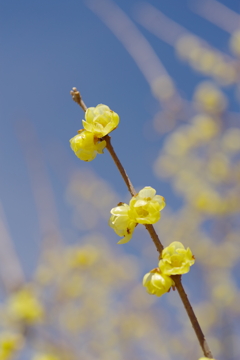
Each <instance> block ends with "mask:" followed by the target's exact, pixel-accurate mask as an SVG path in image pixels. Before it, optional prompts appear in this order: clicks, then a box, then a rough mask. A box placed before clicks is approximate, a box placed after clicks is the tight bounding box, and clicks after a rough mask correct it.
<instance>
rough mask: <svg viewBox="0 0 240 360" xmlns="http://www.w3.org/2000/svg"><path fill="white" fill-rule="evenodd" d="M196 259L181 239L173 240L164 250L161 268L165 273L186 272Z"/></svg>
mask: <svg viewBox="0 0 240 360" xmlns="http://www.w3.org/2000/svg"><path fill="white" fill-rule="evenodd" d="M194 262H195V260H194V257H193V255H192V252H191V250H190V249H189V248H187V249H185V248H184V246H183V244H182V243H181V242H179V241H174V242H172V243H171V244H170V245H169V246H167V247H166V248H165V249H164V250H163V252H162V259H161V260H160V261H159V268H160V270H161V272H162V273H163V274H165V275H177V274H186V273H187V272H188V271H189V269H190V266H192V265H193V264H194Z"/></svg>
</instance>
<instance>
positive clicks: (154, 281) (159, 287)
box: [143, 268, 174, 296]
mask: <svg viewBox="0 0 240 360" xmlns="http://www.w3.org/2000/svg"><path fill="white" fill-rule="evenodd" d="M173 285H174V281H173V280H172V279H171V278H170V277H169V276H167V275H166V274H163V273H161V271H160V270H159V269H158V268H156V269H153V270H151V271H150V272H149V273H147V274H146V275H145V276H144V278H143V286H145V287H146V290H147V292H148V293H149V294H151V295H156V296H162V295H163V294H165V293H166V292H168V291H169V289H170V288H171V286H173Z"/></svg>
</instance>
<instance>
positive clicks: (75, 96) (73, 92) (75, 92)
mask: <svg viewBox="0 0 240 360" xmlns="http://www.w3.org/2000/svg"><path fill="white" fill-rule="evenodd" d="M70 94H71V95H72V99H73V101H75V102H76V103H77V104H78V105H79V106H81V108H82V109H83V111H84V112H86V110H87V106H86V105H85V103H84V101H83V99H82V97H81V94H80V92H79V91H78V90H77V88H76V87H73V88H72V90H71V91H70Z"/></svg>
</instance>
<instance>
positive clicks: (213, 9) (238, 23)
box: [191, 0, 240, 34]
mask: <svg viewBox="0 0 240 360" xmlns="http://www.w3.org/2000/svg"><path fill="white" fill-rule="evenodd" d="M191 8H192V10H193V11H194V12H195V13H197V14H198V15H200V16H202V17H204V18H205V19H207V20H208V21H210V22H212V23H213V24H215V25H217V26H218V27H220V28H221V29H223V30H225V31H226V32H228V33H230V34H231V33H232V32H233V31H235V30H237V29H239V28H240V15H239V14H237V13H236V12H234V11H233V10H231V9H229V8H228V7H227V6H225V5H223V4H221V3H220V2H218V1H216V0H201V1H198V2H195V3H194V5H192V6H191Z"/></svg>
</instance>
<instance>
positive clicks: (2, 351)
mask: <svg viewBox="0 0 240 360" xmlns="http://www.w3.org/2000/svg"><path fill="white" fill-rule="evenodd" d="M23 344H24V338H23V336H22V335H21V334H17V333H11V332H2V333H1V334H0V359H1V360H8V359H10V358H12V357H13V355H14V354H15V352H16V351H18V350H20V349H21V348H22V346H23Z"/></svg>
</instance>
